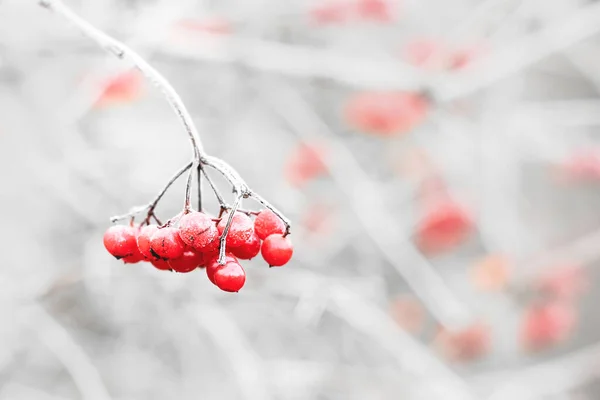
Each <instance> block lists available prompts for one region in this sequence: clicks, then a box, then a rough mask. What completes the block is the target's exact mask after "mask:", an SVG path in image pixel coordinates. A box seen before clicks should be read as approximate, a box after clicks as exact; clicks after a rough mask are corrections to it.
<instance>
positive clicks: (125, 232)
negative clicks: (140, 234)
mask: <svg viewBox="0 0 600 400" xmlns="http://www.w3.org/2000/svg"><path fill="white" fill-rule="evenodd" d="M136 235H137V229H136V228H134V227H132V226H127V225H113V226H111V227H110V228H108V229H107V230H106V232H105V233H104V239H103V240H104V247H105V248H106V250H108V252H109V253H110V254H112V255H113V256H114V257H115V258H116V259H118V260H119V259H121V258H124V257H127V256H133V255H136V254H138V253H139V251H138V248H137V242H136Z"/></svg>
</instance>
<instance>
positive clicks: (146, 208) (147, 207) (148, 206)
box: [110, 161, 194, 223]
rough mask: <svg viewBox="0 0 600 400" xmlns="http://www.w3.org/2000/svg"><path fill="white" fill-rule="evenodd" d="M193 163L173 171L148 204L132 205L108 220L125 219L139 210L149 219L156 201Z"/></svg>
mask: <svg viewBox="0 0 600 400" xmlns="http://www.w3.org/2000/svg"><path fill="white" fill-rule="evenodd" d="M193 164H194V162H193V161H191V162H189V163H188V164H186V165H185V166H184V167H183V168H181V169H180V170H179V171H177V172H176V173H175V175H173V177H171V179H170V180H169V182H167V185H166V186H165V187H164V188H163V189H162V190H161V191H160V193H159V194H158V195H156V197H155V198H154V199H153V200H152V201H151V202H150V203H148V204H145V205H143V206H139V207H134V208H133V209H131V211H129V212H128V213H127V214H123V215H117V216H114V217H111V218H110V220H111V222H113V223H114V222H117V221H120V220H123V219H127V218H130V217H133V216H135V215H137V214H139V213H141V212H144V211H148V216H147V220H149V219H150V217H152V216H153V214H154V209H155V208H156V206H157V204H158V202H159V201H160V199H162V197H163V196H164V195H165V193H166V192H167V190H168V189H169V188H170V187H171V185H173V183H175V181H176V180H177V179H179V177H180V176H181V175H183V174H184V172H185V171H187V170H188V169H190V168H192V165H193Z"/></svg>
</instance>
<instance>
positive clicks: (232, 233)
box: [217, 212, 254, 247]
mask: <svg viewBox="0 0 600 400" xmlns="http://www.w3.org/2000/svg"><path fill="white" fill-rule="evenodd" d="M228 219H229V214H226V215H224V216H223V217H222V218H221V221H219V223H218V225H217V229H218V230H219V235H222V234H223V231H224V230H225V225H226V224H227V220H228ZM253 233H254V223H253V222H252V220H251V219H250V217H249V216H247V215H246V214H243V213H240V212H236V213H235V214H234V215H233V220H232V221H231V226H230V227H229V233H228V234H227V246H228V247H239V246H242V245H243V244H244V243H246V241H248V240H249V239H250V237H252V234H253Z"/></svg>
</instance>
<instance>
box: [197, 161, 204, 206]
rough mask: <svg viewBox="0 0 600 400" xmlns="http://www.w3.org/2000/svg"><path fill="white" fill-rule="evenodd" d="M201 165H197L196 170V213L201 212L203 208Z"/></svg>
mask: <svg viewBox="0 0 600 400" xmlns="http://www.w3.org/2000/svg"><path fill="white" fill-rule="evenodd" d="M202 171H203V168H202V164H199V165H198V169H197V170H196V178H197V179H198V182H197V184H198V187H197V189H198V211H200V212H202V211H203V209H204V207H203V204H202Z"/></svg>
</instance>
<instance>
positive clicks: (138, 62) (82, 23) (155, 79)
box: [39, 0, 205, 160]
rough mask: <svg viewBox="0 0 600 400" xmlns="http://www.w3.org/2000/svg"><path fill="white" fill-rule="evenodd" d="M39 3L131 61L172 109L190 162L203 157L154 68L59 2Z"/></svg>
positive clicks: (179, 105) (185, 116)
mask: <svg viewBox="0 0 600 400" xmlns="http://www.w3.org/2000/svg"><path fill="white" fill-rule="evenodd" d="M39 4H40V5H41V6H42V7H45V8H47V9H49V10H52V11H55V12H57V13H58V14H60V15H62V16H63V17H65V18H66V19H68V20H69V21H71V22H72V23H73V24H74V25H76V26H77V27H78V28H79V29H80V30H81V32H82V33H83V34H84V35H86V36H87V37H89V38H90V39H92V40H94V41H96V42H97V43H98V44H99V45H100V46H101V47H102V48H104V49H105V50H106V51H108V52H109V53H111V54H113V55H114V56H115V57H117V58H119V59H128V60H129V61H131V62H132V63H133V64H134V65H135V66H136V67H137V68H138V69H139V70H140V71H141V72H142V73H143V74H144V75H146V77H147V78H148V79H149V80H150V81H151V82H152V83H153V84H154V85H156V86H157V87H158V88H159V89H160V90H161V91H162V92H163V93H164V95H165V97H166V98H167V101H168V102H169V104H170V105H171V107H172V108H173V110H175V113H176V114H177V116H178V117H179V119H180V122H181V123H182V125H183V127H184V129H185V131H186V132H187V134H188V136H189V138H190V142H191V144H192V147H193V152H194V159H196V160H199V159H200V157H201V156H204V155H205V153H204V149H203V147H202V141H201V140H200V136H199V135H198V131H197V129H196V126H195V125H194V121H193V120H192V117H191V115H190V113H189V112H188V110H187V108H186V107H185V105H184V104H183V101H182V100H181V97H180V96H179V94H178V93H177V92H176V91H175V89H174V88H173V86H172V85H171V84H170V83H169V82H168V81H167V80H166V79H165V77H164V76H163V75H162V74H161V73H160V72H158V71H157V70H156V69H154V67H152V66H151V65H150V64H148V62H147V61H146V60H144V59H143V58H142V57H141V56H140V55H139V54H137V53H136V52H135V51H133V50H132V49H131V48H129V47H128V46H126V45H125V44H123V43H121V42H120V41H118V40H116V39H114V38H112V37H110V36H108V35H107V34H106V33H104V32H102V31H101V30H99V29H97V28H96V27H94V26H93V25H92V24H90V23H89V22H87V21H86V20H84V19H83V18H81V17H80V16H78V15H77V14H75V13H74V12H73V11H71V9H69V8H68V7H67V6H65V5H64V3H63V2H62V1H60V0H39Z"/></svg>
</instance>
